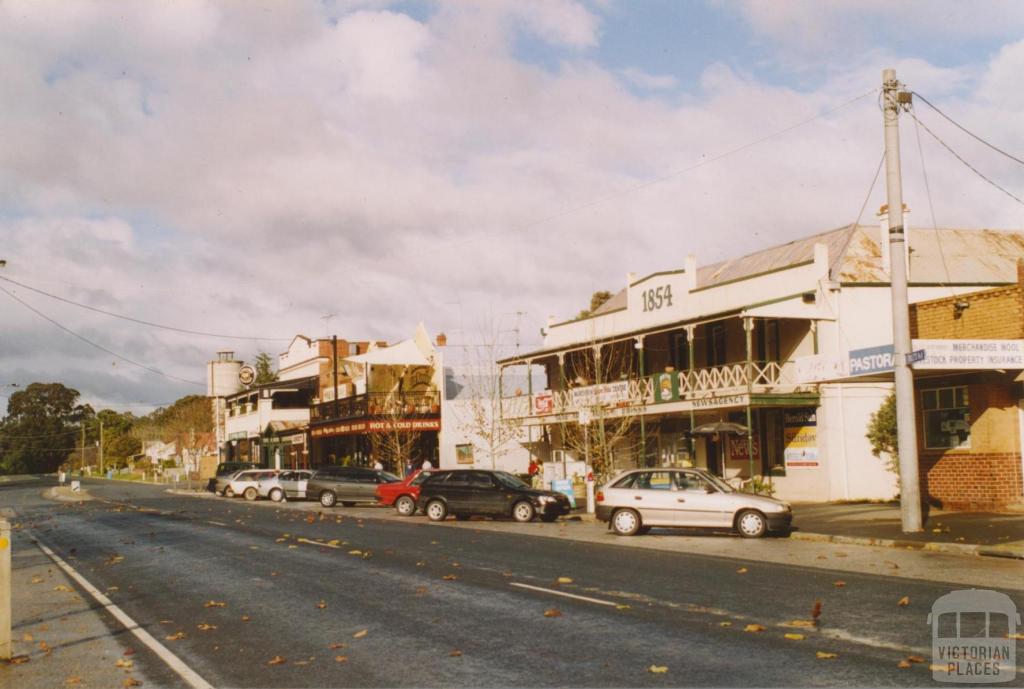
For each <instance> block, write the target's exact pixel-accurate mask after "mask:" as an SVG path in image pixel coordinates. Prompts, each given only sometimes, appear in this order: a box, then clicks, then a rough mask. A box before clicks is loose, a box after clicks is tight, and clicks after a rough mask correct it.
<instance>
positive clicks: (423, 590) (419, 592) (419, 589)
mask: <svg viewBox="0 0 1024 689" xmlns="http://www.w3.org/2000/svg"><path fill="white" fill-rule="evenodd" d="M426 592H427V587H426V586H417V587H416V595H417V596H422V595H423V594H424V593H426Z"/></svg>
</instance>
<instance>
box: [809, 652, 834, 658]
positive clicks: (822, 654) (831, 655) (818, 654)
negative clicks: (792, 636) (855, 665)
mask: <svg viewBox="0 0 1024 689" xmlns="http://www.w3.org/2000/svg"><path fill="white" fill-rule="evenodd" d="M814 657H815V658H817V659H818V660H831V659H832V658H836V657H837V655H836V654H835V653H829V652H827V651H817V652H815V654H814Z"/></svg>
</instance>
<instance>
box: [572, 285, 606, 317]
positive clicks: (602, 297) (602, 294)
mask: <svg viewBox="0 0 1024 689" xmlns="http://www.w3.org/2000/svg"><path fill="white" fill-rule="evenodd" d="M611 298H612V293H611V292H609V291H607V290H601V291H599V292H594V293H593V294H591V295H590V308H589V309H583V310H582V311H580V312H579V313H578V314H576V318H586V317H587V316H590V315H592V314H593V313H594V312H595V311H597V310H598V309H599V308H600V307H601V305H602V304H604V303H605V302H606V301H608V300H609V299H611Z"/></svg>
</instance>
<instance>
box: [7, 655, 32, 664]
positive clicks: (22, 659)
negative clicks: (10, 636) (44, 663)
mask: <svg viewBox="0 0 1024 689" xmlns="http://www.w3.org/2000/svg"><path fill="white" fill-rule="evenodd" d="M28 661H29V657H28V656H26V655H21V656H11V659H10V660H8V661H7V662H8V664H10V665H24V664H25V663H27V662H28Z"/></svg>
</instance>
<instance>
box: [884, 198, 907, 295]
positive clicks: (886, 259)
mask: <svg viewBox="0 0 1024 689" xmlns="http://www.w3.org/2000/svg"><path fill="white" fill-rule="evenodd" d="M876 215H877V216H878V246H879V248H880V249H881V250H882V270H883V271H885V272H886V273H888V272H889V266H890V262H889V261H890V256H889V204H887V203H883V204H882V206H881V208H879V209H878V213H877V214H876ZM908 215H910V209H909V208H907V204H905V203H904V204H903V241H904V246H905V247H906V260H907V279H908V280H909V279H910V226H909V224H908V223H907V216H908Z"/></svg>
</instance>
